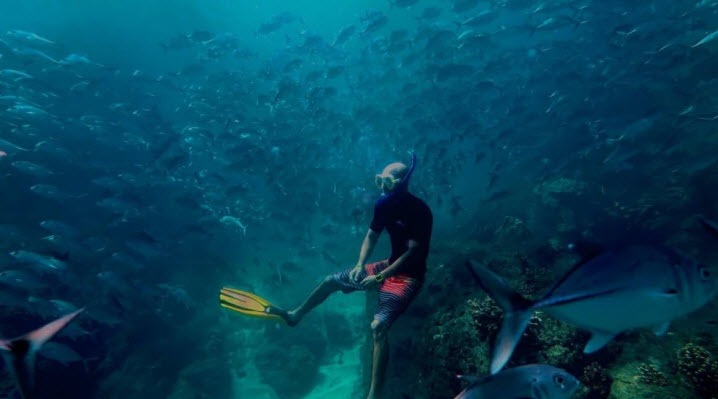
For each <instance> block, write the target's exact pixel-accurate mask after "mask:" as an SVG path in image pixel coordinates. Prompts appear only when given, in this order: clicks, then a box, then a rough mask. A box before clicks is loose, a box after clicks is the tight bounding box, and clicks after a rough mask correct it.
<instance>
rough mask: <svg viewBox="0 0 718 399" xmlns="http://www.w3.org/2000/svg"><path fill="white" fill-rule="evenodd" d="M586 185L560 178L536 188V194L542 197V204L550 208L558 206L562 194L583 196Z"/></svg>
mask: <svg viewBox="0 0 718 399" xmlns="http://www.w3.org/2000/svg"><path fill="white" fill-rule="evenodd" d="M585 187H586V184H585V183H583V182H580V181H578V180H574V179H569V178H566V177H560V178H558V179H554V180H547V181H544V182H542V183H541V184H539V185H538V186H536V187H534V194H536V195H538V196H540V197H541V202H543V203H544V204H546V205H549V206H557V205H558V203H559V198H560V195H561V194H573V195H577V196H578V195H581V194H582V192H583V190H584V189H585Z"/></svg>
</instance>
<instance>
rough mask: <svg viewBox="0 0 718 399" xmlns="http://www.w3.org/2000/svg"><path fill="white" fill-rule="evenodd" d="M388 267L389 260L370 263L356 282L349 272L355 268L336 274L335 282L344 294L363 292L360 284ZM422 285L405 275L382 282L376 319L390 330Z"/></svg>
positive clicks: (397, 275) (398, 275)
mask: <svg viewBox="0 0 718 399" xmlns="http://www.w3.org/2000/svg"><path fill="white" fill-rule="evenodd" d="M387 267H389V261H388V260H383V261H381V262H376V263H370V264H368V265H366V266H365V267H364V270H362V272H361V273H359V277H358V278H357V280H356V281H352V280H351V279H350V278H349V272H351V271H352V269H353V268H352V269H347V270H344V271H341V272H338V273H334V281H336V282H337V283H338V284H339V286H340V287H341V290H342V292H344V293H350V292H354V291H361V290H363V289H364V288H363V287H362V286H361V285H360V284H359V283H360V282H361V281H362V280H364V279H365V278H366V277H367V276H374V275H376V274H377V273H381V272H382V271H383V270H384V269H386V268H387ZM421 284H422V282H421V281H420V280H418V279H415V278H412V277H409V276H407V275H405V274H396V275H394V276H391V277H389V278H387V279H385V280H384V281H382V282H381V283H380V285H379V299H378V301H377V306H376V312H375V313H374V318H375V319H377V320H379V321H380V322H381V323H383V324H384V325H385V326H386V328H389V327H390V326H391V325H392V323H394V321H395V320H396V319H397V318H398V317H399V315H401V314H402V313H403V312H404V311H405V310H406V308H408V307H409V304H410V303H411V301H412V300H413V299H414V297H416V295H417V294H418V293H419V290H421Z"/></svg>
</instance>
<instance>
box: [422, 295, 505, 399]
mask: <svg viewBox="0 0 718 399" xmlns="http://www.w3.org/2000/svg"><path fill="white" fill-rule="evenodd" d="M490 302H491V300H490V299H488V298H485V299H484V300H473V299H470V300H469V301H466V302H465V303H464V304H462V305H461V306H458V307H454V308H450V307H449V308H443V309H441V310H439V311H438V312H437V313H435V314H434V315H433V316H432V317H431V319H430V320H429V321H428V323H426V325H427V327H426V329H425V331H423V332H422V334H421V335H420V341H419V345H418V350H419V357H420V358H422V359H425V361H423V362H421V365H420V367H421V368H420V369H419V381H420V385H421V386H422V387H423V389H424V390H425V392H426V397H430V398H435V397H452V395H456V393H457V392H458V391H459V389H460V384H459V381H458V380H457V378H456V375H457V374H469V375H471V374H476V375H482V374H486V373H487V372H488V364H489V363H488V362H489V344H488V337H489V336H490V331H495V330H497V329H498V324H497V323H498V322H499V321H500V318H499V317H500V316H499V315H500V313H501V312H500V310H499V309H498V308H491V307H490V305H489V304H490ZM484 307H485V308H484ZM481 309H486V310H489V309H491V310H490V312H488V313H489V314H491V313H493V314H494V315H495V316H496V319H495V320H491V319H490V316H486V317H484V316H483V313H482V311H481ZM475 317H479V319H478V320H480V322H481V324H477V319H475ZM483 326H487V327H488V330H484V329H483ZM482 337H484V338H482Z"/></svg>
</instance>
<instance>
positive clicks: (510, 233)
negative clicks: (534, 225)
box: [494, 216, 531, 241]
mask: <svg viewBox="0 0 718 399" xmlns="http://www.w3.org/2000/svg"><path fill="white" fill-rule="evenodd" d="M494 235H495V237H496V239H497V240H500V241H506V240H511V241H513V240H520V239H526V238H528V237H530V236H531V232H530V231H529V229H528V227H526V224H525V223H524V221H523V220H521V219H519V218H517V217H513V216H506V217H504V221H503V223H502V224H501V226H499V228H498V229H496V231H495V232H494Z"/></svg>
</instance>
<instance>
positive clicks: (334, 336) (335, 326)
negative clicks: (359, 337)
mask: <svg viewBox="0 0 718 399" xmlns="http://www.w3.org/2000/svg"><path fill="white" fill-rule="evenodd" d="M324 328H325V331H326V334H327V341H328V343H329V345H331V346H333V347H335V348H337V349H345V348H350V347H352V346H353V345H355V344H356V338H355V337H354V336H355V331H354V330H353V329H352V327H351V324H349V321H348V320H347V318H346V317H345V316H344V315H342V314H341V313H338V312H330V311H327V312H326V313H325V314H324Z"/></svg>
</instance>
